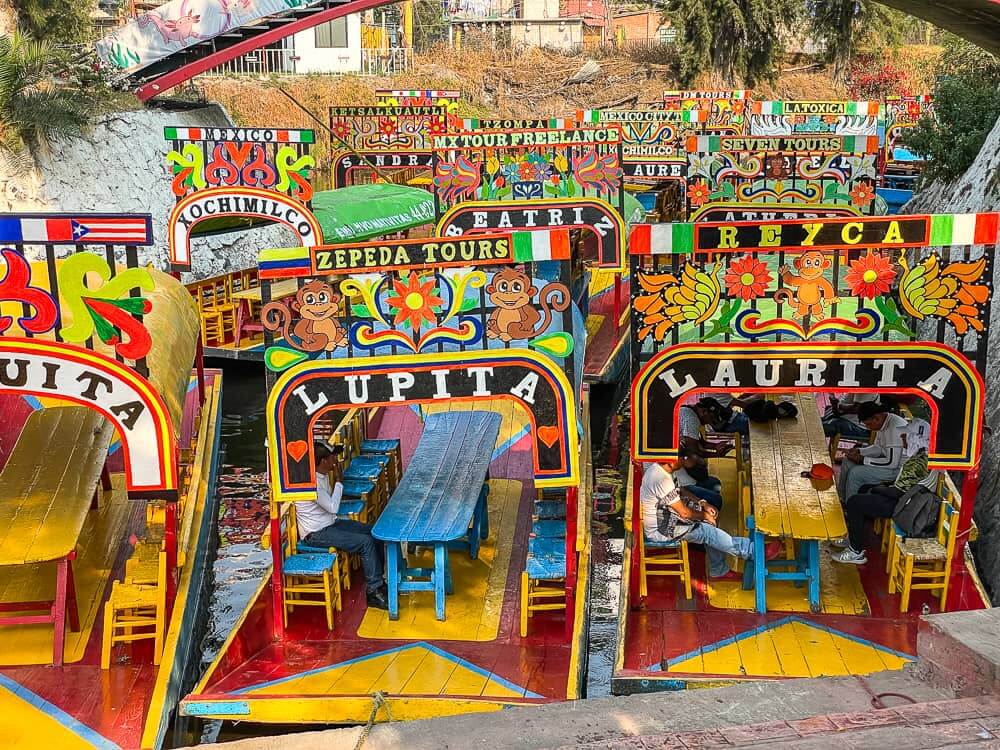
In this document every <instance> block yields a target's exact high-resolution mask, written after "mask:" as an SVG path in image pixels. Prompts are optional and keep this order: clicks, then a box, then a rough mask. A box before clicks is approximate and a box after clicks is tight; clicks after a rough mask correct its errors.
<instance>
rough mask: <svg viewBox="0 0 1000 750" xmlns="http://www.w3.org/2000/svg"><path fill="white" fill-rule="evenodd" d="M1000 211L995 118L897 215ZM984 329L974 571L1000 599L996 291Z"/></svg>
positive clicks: (998, 267)
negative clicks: (960, 162) (953, 175)
mask: <svg viewBox="0 0 1000 750" xmlns="http://www.w3.org/2000/svg"><path fill="white" fill-rule="evenodd" d="M997 210H1000V121H998V122H997V124H996V126H995V127H994V128H993V132H992V133H990V135H989V137H988V138H987V139H986V143H985V145H984V146H983V149H982V151H980V153H979V156H978V157H977V158H976V161H975V163H973V165H972V166H971V167H970V168H969V170H968V171H967V172H966V173H965V174H964V175H962V177H961V178H959V179H958V180H957V181H955V182H954V183H941V182H937V183H934V184H932V185H930V186H929V187H927V188H926V189H924V190H921V191H920V192H919V193H917V195H916V196H915V197H914V199H913V200H911V201H910V202H909V203H908V204H906V206H904V207H903V210H902V213H913V214H919V213H974V212H984V211H997ZM993 289H994V290H1000V263H996V262H994V264H993ZM990 315H991V321H992V325H991V326H990V327H989V329H987V332H986V335H988V336H989V351H990V355H991V359H990V361H989V364H988V367H987V372H986V419H985V424H986V430H985V433H984V435H983V458H982V463H981V468H980V476H979V478H980V487H979V496H978V498H977V500H976V523H977V524H978V525H979V529H980V532H981V534H980V538H979V541H978V542H976V543H975V545H974V551H975V554H976V560H977V562H978V564H979V571H980V573H981V574H982V576H983V579H984V583H986V585H987V586H988V587H989V589H990V591H991V593H992V595H993V601H994V603H996V602H997V601H1000V291H995V292H994V295H993V308H992V310H991V312H990Z"/></svg>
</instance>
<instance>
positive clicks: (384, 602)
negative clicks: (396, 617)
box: [367, 589, 389, 609]
mask: <svg viewBox="0 0 1000 750" xmlns="http://www.w3.org/2000/svg"><path fill="white" fill-rule="evenodd" d="M367 599H368V606H369V607H371V608H372V609H389V599H388V598H387V597H386V595H385V594H384V593H383V592H382V589H376V590H375V591H369V592H368V597H367Z"/></svg>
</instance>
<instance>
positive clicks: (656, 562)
mask: <svg viewBox="0 0 1000 750" xmlns="http://www.w3.org/2000/svg"><path fill="white" fill-rule="evenodd" d="M636 533H638V535H639V596H646V593H647V591H648V588H647V585H646V577H647V576H670V577H673V578H680V579H681V581H682V582H683V584H684V597H685V598H686V599H690V598H691V563H690V560H689V559H688V544H687V542H686V541H684V540H683V539H681V540H680V541H678V542H654V543H652V546H649V547H647V545H649V544H650V543H649V542H647V541H646V535H645V534H644V533H643V532H642V528H641V527H640V528H639V529H638V530H637V532H636ZM652 550H655V551H656V552H657V554H655V555H650V554H649V552H650V551H652Z"/></svg>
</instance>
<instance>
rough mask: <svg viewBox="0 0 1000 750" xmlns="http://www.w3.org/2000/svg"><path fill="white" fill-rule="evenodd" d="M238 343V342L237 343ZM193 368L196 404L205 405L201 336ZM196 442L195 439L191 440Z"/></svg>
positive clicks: (203, 349) (203, 359) (203, 356)
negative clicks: (196, 392) (196, 377)
mask: <svg viewBox="0 0 1000 750" xmlns="http://www.w3.org/2000/svg"><path fill="white" fill-rule="evenodd" d="M237 343H239V342H237ZM194 366H195V370H196V371H197V373H198V403H199V404H204V403H205V345H204V344H203V343H202V340H201V336H199V337H198V348H197V349H195V355H194ZM193 439H195V440H197V438H193Z"/></svg>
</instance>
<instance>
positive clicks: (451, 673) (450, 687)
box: [240, 643, 526, 698]
mask: <svg viewBox="0 0 1000 750" xmlns="http://www.w3.org/2000/svg"><path fill="white" fill-rule="evenodd" d="M378 690H381V691H383V692H386V693H390V694H393V695H463V696H485V697H491V698H494V697H495V698H511V697H514V698H519V697H523V696H524V695H525V692H526V691H525V690H524V689H523V688H520V687H518V686H517V685H513V684H512V683H509V682H507V681H505V680H501V679H498V678H496V677H493V676H492V675H490V674H487V673H484V672H483V671H482V670H479V669H477V668H475V667H473V666H472V665H471V664H469V663H468V662H466V661H464V660H463V659H460V658H459V657H457V656H454V655H453V654H450V653H448V652H447V651H444V650H442V649H440V648H436V647H434V646H431V645H430V644H427V643H414V644H408V645H406V646H400V647H399V648H392V649H387V650H386V651H379V652H376V653H374V654H369V655H368V656H363V657H360V658H357V659H350V660H348V661H346V662H344V663H342V664H333V665H331V666H329V667H322V668H320V669H315V670H310V671H309V672H305V673H303V674H299V675H295V676H293V677H288V678H284V679H280V680H274V681H272V682H266V683H262V684H261V685H257V686H253V687H250V688H248V689H246V690H242V691H240V693H241V694H242V695H371V694H372V693H373V692H375V691H378Z"/></svg>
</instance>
